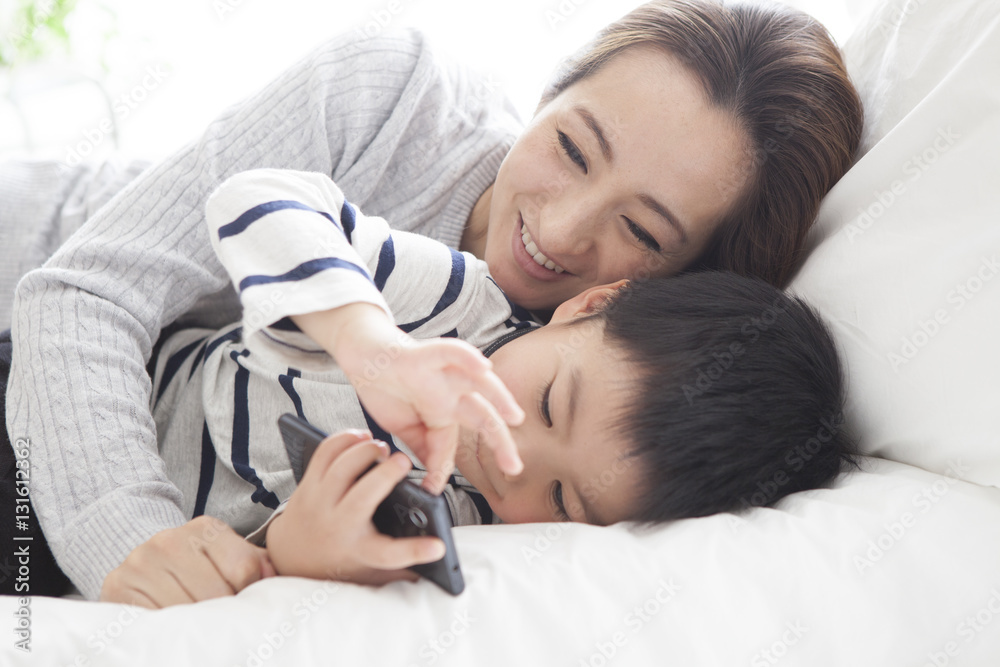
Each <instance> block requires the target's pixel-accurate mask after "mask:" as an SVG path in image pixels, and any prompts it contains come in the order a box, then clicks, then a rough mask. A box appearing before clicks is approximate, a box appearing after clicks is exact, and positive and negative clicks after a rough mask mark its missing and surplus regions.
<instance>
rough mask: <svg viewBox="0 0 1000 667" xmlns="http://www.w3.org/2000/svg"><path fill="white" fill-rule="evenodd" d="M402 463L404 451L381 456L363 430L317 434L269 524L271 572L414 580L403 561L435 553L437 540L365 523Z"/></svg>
mask: <svg viewBox="0 0 1000 667" xmlns="http://www.w3.org/2000/svg"><path fill="white" fill-rule="evenodd" d="M376 462H379V464H378V465H377V466H376V467H375V468H372V469H371V470H370V471H368V472H367V473H366V472H365V471H366V470H367V469H368V468H369V466H371V465H372V464H373V463H376ZM409 469H410V461H409V459H408V458H407V457H406V456H405V455H404V454H402V453H396V454H394V455H393V456H391V457H390V456H388V447H387V445H385V443H380V442H377V441H375V440H372V439H371V434H370V433H366V432H360V431H344V432H341V433H337V434H335V435H331V436H330V437H328V438H327V439H326V440H324V441H323V442H322V443H321V444H320V445H319V447H317V448H316V452H315V453H314V454H313V456H312V458H311V459H310V461H309V465H308V467H307V468H306V472H305V474H304V475H303V477H302V482H301V483H300V484H299V486H298V487H297V488H296V489H295V492H294V493H293V494H292V497H291V498H289V500H288V504H287V505H286V506H285V510H284V512H282V513H281V514H280V515H278V516H277V517H275V518H274V520H272V522H271V524H270V526H268V529H267V551H268V554H269V555H270V557H271V561H272V562H273V563H274V566H275V568H276V569H277V571H278V573H279V574H282V575H294V576H300V577H311V578H313V579H336V580H340V581H350V582H355V583H362V584H373V585H381V584H384V583H388V582H390V581H395V580H397V579H407V580H415V579H416V578H417V575H416V574H415V573H414V572H412V571H410V570H407V569H404V568H407V567H409V566H411V565H416V564H417V563H430V562H433V561H436V560H439V559H440V558H442V557H443V556H444V543H443V542H442V541H441V540H440V539H438V538H436V537H407V538H392V537H389V536H387V535H383V534H382V533H379V532H378V530H377V529H376V528H375V525H374V524H373V523H372V516H373V515H374V514H375V509H376V508H377V507H378V505H379V503H381V502H382V501H383V500H384V499H385V498H386V496H388V495H389V492H390V491H392V488H393V487H394V486H395V485H396V484H397V483H398V482H400V481H401V480H403V479H404V478H405V477H406V473H407V471H408V470H409Z"/></svg>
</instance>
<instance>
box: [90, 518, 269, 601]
mask: <svg viewBox="0 0 1000 667" xmlns="http://www.w3.org/2000/svg"><path fill="white" fill-rule="evenodd" d="M274 575H275V570H274V566H273V565H271V561H270V559H269V558H268V556H267V551H265V550H264V549H261V548H260V547H257V546H254V545H252V544H250V543H249V542H247V541H246V540H244V539H243V538H242V537H240V536H239V535H238V534H237V533H236V531H234V530H233V529H232V528H230V527H229V526H228V525H226V524H225V523H224V522H222V521H220V520H219V519H216V518H213V517H209V516H200V517H197V518H195V519H192V520H191V521H188V522H187V523H186V524H184V525H183V526H178V527H177V528H171V529H168V530H164V531H161V532H159V533H157V534H156V535H154V536H153V537H151V538H150V539H149V540H148V541H147V542H145V543H143V544H140V545H139V546H138V547H136V548H135V549H134V550H133V551H132V553H130V554H129V555H128V558H126V559H125V561H124V562H123V563H122V564H121V565H119V566H118V567H117V568H115V569H114V570H112V571H111V573H110V574H108V576H107V577H105V579H104V584H103V585H102V586H101V600H102V601H104V602H123V603H125V604H133V605H137V606H140V607H148V608H150V609H159V608H162V607H169V606H171V605H175V604H187V603H190V602H198V601H200V600H209V599H211V598H218V597H224V596H226V595H235V594H236V593H239V592H240V591H241V590H243V589H244V588H246V587H247V586H249V585H250V584H252V583H254V582H255V581H259V580H260V579H265V578H267V577H273V576H274Z"/></svg>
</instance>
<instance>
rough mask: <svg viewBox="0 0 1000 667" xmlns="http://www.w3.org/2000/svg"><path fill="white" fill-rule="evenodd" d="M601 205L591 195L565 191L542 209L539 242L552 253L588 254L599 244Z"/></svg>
mask: <svg viewBox="0 0 1000 667" xmlns="http://www.w3.org/2000/svg"><path fill="white" fill-rule="evenodd" d="M597 211H598V206H597V205H596V203H595V202H594V201H593V200H592V199H591V198H589V197H581V196H579V195H578V194H576V193H571V192H566V193H563V194H562V196H560V197H558V198H555V199H553V200H552V201H550V202H549V204H548V206H546V207H545V208H543V209H542V215H541V218H540V220H539V228H538V232H537V234H538V241H539V245H540V246H541V247H542V248H544V249H545V250H547V251H549V252H550V253H552V254H554V255H557V256H560V257H561V258H565V257H575V258H586V256H587V255H588V254H589V253H591V252H592V251H593V250H594V249H595V247H596V245H597V238H598V234H599V231H600V226H599V224H598V214H597Z"/></svg>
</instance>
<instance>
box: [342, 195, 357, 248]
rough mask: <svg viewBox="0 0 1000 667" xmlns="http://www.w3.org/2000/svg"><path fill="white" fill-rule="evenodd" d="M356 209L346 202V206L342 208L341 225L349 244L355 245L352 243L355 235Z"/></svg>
mask: <svg viewBox="0 0 1000 667" xmlns="http://www.w3.org/2000/svg"><path fill="white" fill-rule="evenodd" d="M355 217H356V216H355V213H354V207H353V206H351V205H350V204H349V203H348V202H347V200H346V199H345V200H344V205H343V206H341V207H340V224H341V226H342V227H343V230H344V236H346V237H347V242H348V243H353V241H351V234H353V233H354V221H355Z"/></svg>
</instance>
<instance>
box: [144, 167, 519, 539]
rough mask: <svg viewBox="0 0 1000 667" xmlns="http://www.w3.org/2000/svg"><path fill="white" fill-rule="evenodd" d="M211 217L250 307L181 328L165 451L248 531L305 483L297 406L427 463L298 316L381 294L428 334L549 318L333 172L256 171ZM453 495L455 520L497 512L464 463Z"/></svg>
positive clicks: (166, 403)
mask: <svg viewBox="0 0 1000 667" xmlns="http://www.w3.org/2000/svg"><path fill="white" fill-rule="evenodd" d="M206 218H207V222H208V226H209V234H210V237H211V241H212V247H213V248H214V249H215V251H216V253H217V254H218V256H219V259H220V260H221V261H222V264H223V266H225V268H226V271H227V272H228V274H229V276H230V278H231V280H232V283H233V285H234V286H235V287H236V290H237V292H238V293H239V296H240V301H241V302H242V304H243V317H242V320H241V321H240V322H236V323H233V324H231V325H229V326H226V327H223V328H221V329H219V330H206V329H188V330H182V331H180V332H178V333H176V334H174V335H173V336H171V337H170V338H169V339H168V340H167V341H166V342H165V343H164V345H163V348H162V349H161V351H160V353H159V356H158V357H157V363H156V370H155V373H154V375H153V390H154V405H153V416H154V418H155V420H156V426H157V433H158V438H159V448H160V454H161V455H162V457H163V459H164V461H165V462H166V465H167V474H168V476H169V478H170V479H171V480H172V481H173V482H174V483H175V484H176V485H177V486H178V488H180V490H181V492H182V494H183V497H184V500H183V505H182V508H183V511H184V512H185V514H186V515H187V516H188V517H194V516H199V515H201V514H210V515H212V516H216V517H219V518H220V519H222V520H223V521H225V522H226V523H228V524H229V525H231V526H232V527H233V528H234V529H235V530H236V531H237V532H239V533H241V534H244V535H246V534H249V533H251V532H252V531H254V530H255V529H257V528H258V527H260V526H261V525H262V524H263V523H264V522H265V521H266V520H267V519H268V517H269V516H270V515H271V514H272V512H273V511H274V510H275V509H276V508H277V507H278V505H279V504H280V503H282V502H284V501H285V500H287V499H288V497H289V495H290V494H291V493H292V491H293V490H294V488H295V482H294V479H293V478H292V472H291V467H290V464H289V462H288V458H287V456H286V454H285V449H284V445H283V444H282V440H281V437H280V435H279V432H278V428H277V419H278V417H279V416H280V415H281V414H283V413H285V412H292V413H296V414H298V415H299V416H300V417H303V418H305V419H306V420H308V421H309V422H310V423H312V424H314V425H316V426H318V427H319V428H322V429H323V430H325V431H328V432H334V431H339V430H342V429H345V428H368V429H369V430H371V431H372V433H373V434H374V435H375V436H376V437H378V438H381V439H383V440H385V441H386V442H387V443H388V444H389V446H390V449H392V450H401V451H403V452H405V453H406V454H407V455H408V456H409V457H410V459H411V460H412V461H413V463H414V469H413V470H411V472H410V478H411V479H413V480H415V481H418V482H419V480H421V479H423V476H424V475H425V474H426V471H425V469H424V468H423V467H422V465H421V464H420V462H419V461H418V460H417V459H416V458H415V457H414V456H413V454H412V452H411V451H410V450H409V449H408V448H407V447H406V445H405V444H404V443H403V442H402V441H400V440H398V439H396V438H394V437H393V436H392V435H391V434H389V433H387V432H386V431H385V430H384V429H382V428H381V427H380V426H379V425H378V423H376V422H375V420H373V419H372V417H371V415H369V414H368V413H367V412H366V411H365V410H364V408H363V407H362V406H361V404H360V402H359V401H358V398H357V394H356V393H355V391H354V388H353V387H352V386H351V385H350V383H349V382H348V380H347V378H346V376H345V375H344V374H343V373H342V372H341V371H340V369H339V368H338V367H337V365H336V363H335V362H334V361H333V359H332V358H331V357H330V356H329V355H328V354H327V353H326V351H325V350H324V349H323V348H322V347H320V346H319V345H318V344H316V343H315V342H314V341H313V340H312V339H310V338H309V337H308V336H306V335H305V334H304V333H302V332H301V331H300V330H299V329H298V327H296V326H295V324H294V323H293V322H292V321H291V320H290V319H289V317H288V316H289V315H296V314H301V313H307V312H316V311H322V310H327V309H330V308H337V307H339V306H343V305H346V304H350V303H370V304H373V305H375V306H378V307H379V308H381V309H383V310H384V311H385V312H386V313H387V314H388V315H389V316H390V317H391V318H393V320H394V321H395V323H396V325H397V326H398V327H399V328H400V329H401V330H403V331H404V332H406V333H408V334H409V335H411V336H413V337H415V338H433V337H441V336H452V337H457V338H460V339H462V340H465V341H467V342H469V343H470V344H472V345H474V346H476V347H479V348H480V349H485V348H486V347H487V346H489V345H490V344H491V343H494V342H495V341H497V340H498V339H501V338H510V337H509V336H507V335H508V334H510V333H511V332H515V331H522V330H525V329H530V328H532V327H534V326H537V325H536V324H535V323H534V322H533V321H532V320H531V317H530V315H529V314H528V313H527V312H526V311H524V310H523V309H522V308H520V307H518V306H516V305H514V304H512V303H511V302H510V301H509V300H508V299H507V297H506V296H505V295H504V293H503V292H502V291H501V290H500V288H499V287H498V286H497V285H496V283H495V282H493V280H492V279H491V278H490V276H489V273H488V271H487V266H486V263H485V262H483V261H481V260H479V259H477V258H476V257H474V256H473V255H470V254H468V253H461V252H458V251H456V250H453V249H451V248H449V247H448V246H445V245H444V244H442V243H439V242H437V241H434V240H432V239H428V238H427V237H424V236H418V235H415V234H409V233H406V232H400V231H392V230H391V229H390V228H389V226H388V224H386V222H385V221H384V220H382V219H381V218H377V217H369V216H365V215H363V214H362V213H361V212H360V211H358V209H357V208H356V207H354V206H353V205H352V204H350V203H349V202H348V201H346V200H345V199H344V196H343V194H342V193H341V191H340V190H339V188H337V186H336V185H335V184H334V183H333V181H331V180H330V179H329V178H328V177H327V176H326V175H324V174H319V173H306V172H295V171H283V170H270V169H262V170H255V171H249V172H244V173H242V174H239V175H237V176H234V177H232V178H230V179H229V180H227V181H226V182H225V183H223V184H222V186H220V188H219V189H218V190H217V191H216V192H215V193H214V194H213V195H212V197H211V198H210V199H209V201H208V205H207V215H206ZM373 371H377V369H376V368H375V367H374V366H373ZM444 497H445V499H446V500H447V502H448V507H449V509H450V511H451V514H452V520H453V522H454V523H455V525H463V524H477V523H492V522H493V520H494V519H493V513H492V511H491V510H490V508H489V506H488V505H487V504H486V502H485V500H484V499H483V497H482V495H480V494H479V493H478V492H477V491H476V490H475V488H474V487H473V486H472V485H471V484H469V482H468V481H467V480H466V479H465V478H464V477H463V476H462V475H461V474H460V473H459V472H458V471H457V470H456V471H455V473H454V474H453V475H452V476H451V478H450V480H449V484H448V486H447V487H446V489H445V492H444Z"/></svg>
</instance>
